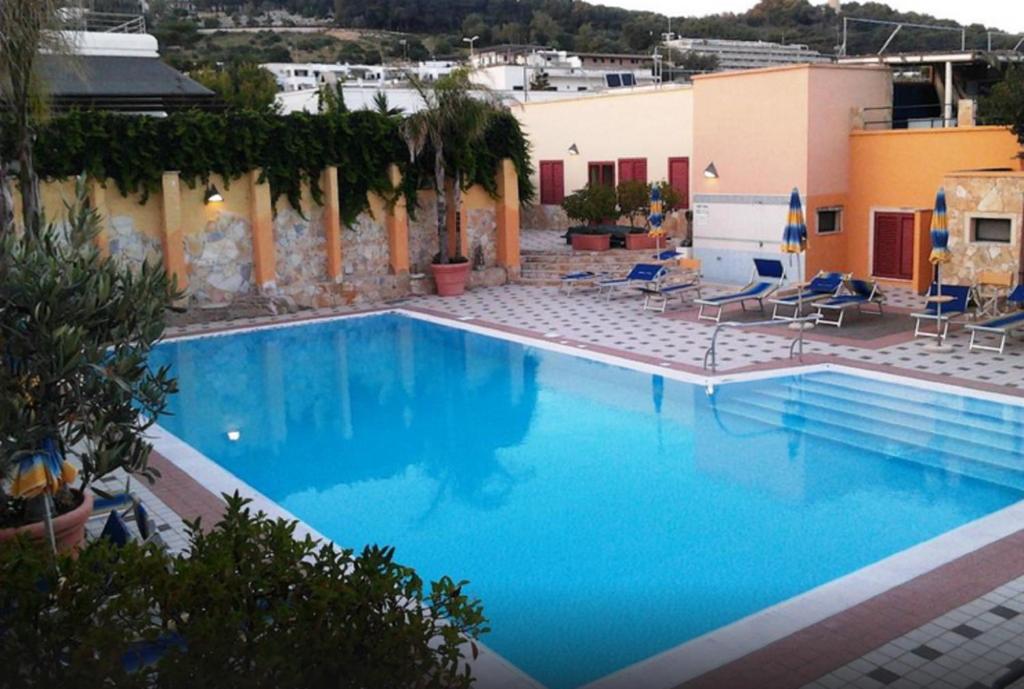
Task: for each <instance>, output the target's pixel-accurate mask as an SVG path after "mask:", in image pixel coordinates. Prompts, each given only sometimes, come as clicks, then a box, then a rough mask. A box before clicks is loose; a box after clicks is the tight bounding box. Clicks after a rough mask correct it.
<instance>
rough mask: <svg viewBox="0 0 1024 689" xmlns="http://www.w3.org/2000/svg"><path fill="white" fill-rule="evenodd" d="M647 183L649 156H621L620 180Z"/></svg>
mask: <svg viewBox="0 0 1024 689" xmlns="http://www.w3.org/2000/svg"><path fill="white" fill-rule="evenodd" d="M632 181H637V182H643V183H644V184H646V183H647V158H619V182H632Z"/></svg>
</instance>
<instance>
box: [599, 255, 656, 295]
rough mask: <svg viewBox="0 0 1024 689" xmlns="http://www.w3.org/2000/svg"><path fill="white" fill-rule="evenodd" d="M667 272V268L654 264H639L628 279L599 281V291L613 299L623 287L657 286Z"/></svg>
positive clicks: (630, 272)
mask: <svg viewBox="0 0 1024 689" xmlns="http://www.w3.org/2000/svg"><path fill="white" fill-rule="evenodd" d="M667 272H668V271H667V270H666V268H665V266H660V265H655V264H653V263H637V264H636V265H635V266H633V268H632V269H631V270H630V271H629V274H627V275H626V277H623V278H613V279H610V280H600V281H598V283H597V291H598V293H600V294H605V295H607V297H608V299H611V298H612V295H613V294H614V293H615V291H616V290H618V289H621V288H623V287H651V286H653V285H656V284H658V283H659V282H660V281H661V280H662V279H663V278H664V277H665V275H666V274H667Z"/></svg>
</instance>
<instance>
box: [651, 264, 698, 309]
mask: <svg viewBox="0 0 1024 689" xmlns="http://www.w3.org/2000/svg"><path fill="white" fill-rule="evenodd" d="M678 265H679V268H678V269H676V270H674V271H671V272H670V273H669V277H668V278H666V280H665V281H664V282H661V283H659V284H656V285H654V286H652V287H644V288H642V289H641V291H642V292H643V293H644V304H643V310H644V311H647V310H648V309H650V310H651V311H658V312H660V313H664V312H665V309H666V307H667V306H668V301H669V299H672V298H673V297H678V298H679V301H680V303H681V304H685V303H686V295H687V294H689V293H691V292H692V293H694V294H696V295H697V298H698V299H700V288H701V283H700V279H701V275H700V260H699V259H696V258H682V259H679V264H678Z"/></svg>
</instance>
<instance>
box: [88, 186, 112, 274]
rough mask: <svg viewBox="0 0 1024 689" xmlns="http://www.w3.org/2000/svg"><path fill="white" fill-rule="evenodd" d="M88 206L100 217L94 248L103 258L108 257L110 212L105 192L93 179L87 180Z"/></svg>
mask: <svg viewBox="0 0 1024 689" xmlns="http://www.w3.org/2000/svg"><path fill="white" fill-rule="evenodd" d="M89 205H90V206H91V207H92V208H93V209H94V210H95V211H96V212H97V213H99V215H100V231H99V234H97V235H96V239H95V240H94V241H95V242H96V246H97V247H98V248H99V250H100V253H101V254H103V255H104V256H109V255H110V235H109V229H108V228H109V227H110V212H109V211H108V210H107V190H106V188H105V187H104V186H103V185H102V184H100V183H99V182H98V181H96V180H94V179H91V178H90V179H89Z"/></svg>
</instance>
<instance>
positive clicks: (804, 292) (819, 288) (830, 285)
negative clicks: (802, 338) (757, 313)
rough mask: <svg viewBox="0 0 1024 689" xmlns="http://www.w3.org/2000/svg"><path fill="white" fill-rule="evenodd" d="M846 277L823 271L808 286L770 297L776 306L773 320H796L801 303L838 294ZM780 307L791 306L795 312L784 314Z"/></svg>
mask: <svg viewBox="0 0 1024 689" xmlns="http://www.w3.org/2000/svg"><path fill="white" fill-rule="evenodd" d="M846 277H847V276H846V275H844V274H843V273H826V272H825V271H822V272H820V273H818V274H817V275H816V276H814V278H813V279H812V280H811V281H810V282H809V283H807V286H806V287H803V288H801V289H797V290H794V291H792V292H790V293H788V294H785V295H782V296H777V297H774V298H772V299H769V300H768V303H769V304H773V305H774V308H772V320H773V321H791V320H794V319H796V318H799V317H800V314H799V313H798V309H799V308H800V305H801V303H803V304H814V302H817V301H821V300H823V299H829V298H831V297H835V296H838V295H839V290H840V289H842V287H843V280H844V279H845V278H846ZM779 307H784V308H791V309H793V313H792V314H791V315H789V316H785V315H782V314H780V313H779Z"/></svg>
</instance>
